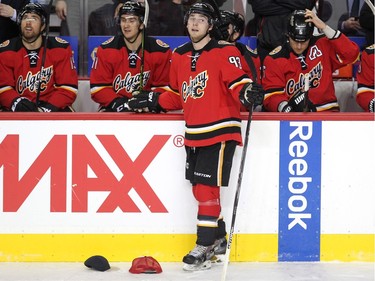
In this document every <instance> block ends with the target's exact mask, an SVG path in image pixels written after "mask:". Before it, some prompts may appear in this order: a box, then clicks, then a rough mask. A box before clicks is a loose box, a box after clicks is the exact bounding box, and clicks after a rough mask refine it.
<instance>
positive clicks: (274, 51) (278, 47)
mask: <svg viewBox="0 0 375 281" xmlns="http://www.w3.org/2000/svg"><path fill="white" fill-rule="evenodd" d="M281 49H282V47H281V46H277V47H276V48H275V49H273V50H272V51H271V52H270V55H271V56H272V55H275V54H277V53H278V52H280V51H281Z"/></svg>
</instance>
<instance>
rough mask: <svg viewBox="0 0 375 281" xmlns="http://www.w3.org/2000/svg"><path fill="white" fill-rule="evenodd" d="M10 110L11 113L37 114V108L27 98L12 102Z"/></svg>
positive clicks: (16, 99)
mask: <svg viewBox="0 0 375 281" xmlns="http://www.w3.org/2000/svg"><path fill="white" fill-rule="evenodd" d="M11 110H12V111H13V112H16V111H17V112H37V111H38V107H37V106H36V104H35V103H33V102H32V101H31V100H29V99H28V98H25V97H19V98H15V99H14V100H13V102H12V106H11Z"/></svg>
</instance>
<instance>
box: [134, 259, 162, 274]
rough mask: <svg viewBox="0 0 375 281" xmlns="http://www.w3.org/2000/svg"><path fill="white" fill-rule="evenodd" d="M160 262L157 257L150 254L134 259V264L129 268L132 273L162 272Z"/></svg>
mask: <svg viewBox="0 0 375 281" xmlns="http://www.w3.org/2000/svg"><path fill="white" fill-rule="evenodd" d="M162 271H163V270H162V269H161V266H160V264H159V263H158V261H157V260H156V259H154V258H153V257H150V256H144V257H139V258H136V259H134V260H133V262H132V266H131V268H130V269H129V272H130V273H136V274H137V273H160V272H162Z"/></svg>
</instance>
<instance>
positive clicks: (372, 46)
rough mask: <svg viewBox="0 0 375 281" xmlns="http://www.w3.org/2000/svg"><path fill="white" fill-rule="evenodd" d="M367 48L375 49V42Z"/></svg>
mask: <svg viewBox="0 0 375 281" xmlns="http://www.w3.org/2000/svg"><path fill="white" fill-rule="evenodd" d="M366 49H368V50H374V49H375V44H372V45H371V46H368V47H367V48H366Z"/></svg>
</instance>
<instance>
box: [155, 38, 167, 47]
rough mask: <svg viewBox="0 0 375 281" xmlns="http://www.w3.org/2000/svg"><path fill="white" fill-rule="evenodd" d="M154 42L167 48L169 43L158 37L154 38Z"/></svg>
mask: <svg viewBox="0 0 375 281" xmlns="http://www.w3.org/2000/svg"><path fill="white" fill-rule="evenodd" d="M156 43H157V44H158V45H159V46H161V47H164V48H169V45H168V44H167V43H165V42H163V41H161V40H160V39H156Z"/></svg>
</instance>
